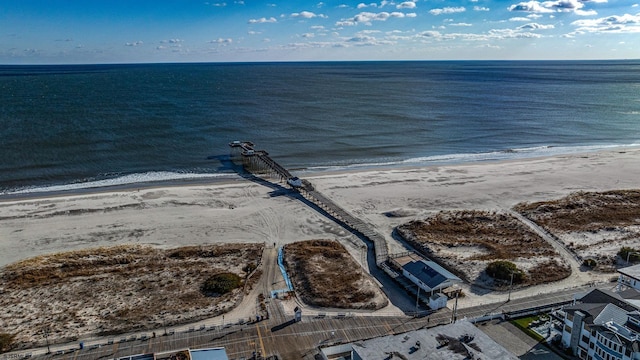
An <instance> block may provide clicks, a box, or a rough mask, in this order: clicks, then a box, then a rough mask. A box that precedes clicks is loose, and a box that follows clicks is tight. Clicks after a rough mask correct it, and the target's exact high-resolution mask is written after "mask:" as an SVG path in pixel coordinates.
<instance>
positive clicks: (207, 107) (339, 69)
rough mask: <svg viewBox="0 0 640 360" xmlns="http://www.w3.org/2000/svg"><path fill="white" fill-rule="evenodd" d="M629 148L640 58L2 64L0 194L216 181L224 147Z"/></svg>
mask: <svg viewBox="0 0 640 360" xmlns="http://www.w3.org/2000/svg"><path fill="white" fill-rule="evenodd" d="M639 139H640V61H602V62H597V61H579V62H484V61H483V62H474V61H465V62H335V63H275V64H272V63H261V64H153V65H73V66H0V193H3V192H4V193H6V192H12V191H15V190H17V189H23V190H24V189H33V188H38V189H42V188H43V187H44V188H49V187H50V186H52V185H57V186H60V185H62V186H63V188H64V187H65V186H66V187H69V188H72V187H74V186H76V187H77V186H80V187H83V186H94V185H95V184H102V185H104V184H111V183H120V184H122V183H136V182H139V181H152V180H175V179H178V178H182V177H186V178H193V177H198V176H203V175H202V174H213V175H214V176H220V174H224V173H228V172H229V171H230V170H229V168H228V167H225V165H224V164H225V161H224V160H225V157H226V156H227V155H228V154H229V149H228V146H227V144H228V143H229V142H230V141H233V140H251V141H253V142H254V143H256V145H257V147H258V148H260V149H265V150H267V151H269V153H270V154H271V155H272V156H273V157H274V158H275V159H276V160H277V161H279V162H281V163H282V164H283V165H285V166H287V167H289V168H291V169H299V170H301V169H308V170H312V171H313V170H316V171H321V170H323V169H335V168H339V167H357V166H379V165H405V164H406V165H422V164H435V163H456V162H465V161H484V160H493V159H509V158H515V157H533V156H540V155H551V154H557V153H571V152H577V151H587V150H596V149H601V148H607V147H611V146H626V145H634V144H639V143H640V140H639ZM79 183H80V184H82V185H78V184H79ZM69 184H75V185H69Z"/></svg>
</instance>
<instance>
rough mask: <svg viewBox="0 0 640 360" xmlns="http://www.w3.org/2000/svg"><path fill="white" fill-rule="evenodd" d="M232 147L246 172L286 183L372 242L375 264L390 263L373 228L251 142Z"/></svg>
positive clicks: (242, 142)
mask: <svg viewBox="0 0 640 360" xmlns="http://www.w3.org/2000/svg"><path fill="white" fill-rule="evenodd" d="M229 146H230V147H231V159H232V160H233V162H234V163H238V164H242V166H243V168H244V169H245V170H246V171H248V172H250V173H252V174H254V175H256V176H269V177H271V178H274V177H275V178H279V179H280V181H284V182H286V184H287V185H288V186H289V187H290V188H291V189H293V191H296V192H298V193H299V194H300V195H302V197H304V198H305V199H306V200H307V201H309V202H311V203H312V204H314V205H315V206H317V207H318V208H320V209H321V210H322V211H324V212H325V213H326V214H328V215H329V216H330V217H331V218H332V220H334V221H336V222H337V223H339V224H340V225H342V226H343V227H344V228H346V229H347V230H349V231H350V232H352V233H354V234H356V235H359V236H360V237H361V238H363V239H364V240H367V241H370V242H371V243H372V244H373V246H374V251H375V255H376V264H378V265H380V264H382V263H383V262H385V261H386V260H387V256H388V248H387V241H386V240H385V238H384V236H382V235H381V234H380V233H378V232H377V231H375V230H374V229H373V227H372V226H370V225H368V224H366V223H365V222H364V221H362V220H360V219H358V218H357V217H355V216H353V215H351V214H350V213H349V212H348V211H346V210H345V209H343V208H342V207H340V206H339V205H338V204H336V203H334V202H333V201H331V200H330V199H329V198H327V197H326V196H324V195H322V194H321V193H320V192H319V191H317V190H315V188H314V187H313V185H312V184H311V183H310V182H309V181H308V180H302V179H300V178H298V177H296V176H293V175H292V174H291V173H290V172H289V171H288V170H287V169H285V168H284V167H283V166H281V165H280V164H278V163H277V162H276V161H275V160H273V159H272V158H271V157H270V156H269V153H267V152H266V151H264V150H256V149H254V144H253V143H252V142H250V141H234V142H231V143H229Z"/></svg>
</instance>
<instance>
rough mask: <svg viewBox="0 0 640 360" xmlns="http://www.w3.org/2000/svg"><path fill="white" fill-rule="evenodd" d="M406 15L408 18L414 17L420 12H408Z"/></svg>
mask: <svg viewBox="0 0 640 360" xmlns="http://www.w3.org/2000/svg"><path fill="white" fill-rule="evenodd" d="M404 16H406V17H408V18H414V17H416V16H418V14H416V13H406V14H404Z"/></svg>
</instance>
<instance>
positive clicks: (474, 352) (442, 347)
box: [350, 320, 517, 360]
mask: <svg viewBox="0 0 640 360" xmlns="http://www.w3.org/2000/svg"><path fill="white" fill-rule="evenodd" d="M350 345H351V346H352V349H353V351H354V352H356V353H357V354H358V356H359V357H360V358H361V359H363V360H368V359H376V360H377V359H383V358H386V357H389V356H390V355H393V358H399V359H405V360H412V359H432V360H450V359H469V358H473V359H514V360H515V359H517V357H516V356H514V355H513V354H511V353H509V352H508V351H507V350H506V349H505V348H503V347H502V346H501V345H499V344H498V343H496V342H495V341H493V340H492V339H491V338H490V337H489V336H487V335H486V334H485V333H483V332H482V331H481V330H480V329H478V328H476V327H475V326H474V325H473V324H472V323H470V322H469V321H466V320H461V321H458V322H456V323H454V324H449V325H444V326H438V327H435V328H431V329H421V330H416V331H410V332H407V333H404V334H399V335H390V336H384V337H379V338H374V339H369V340H365V341H361V342H357V343H351V344H350Z"/></svg>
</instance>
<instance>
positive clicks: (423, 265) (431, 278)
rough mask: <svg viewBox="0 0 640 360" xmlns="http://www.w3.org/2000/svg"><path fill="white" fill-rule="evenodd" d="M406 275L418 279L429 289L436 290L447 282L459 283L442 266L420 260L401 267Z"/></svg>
mask: <svg viewBox="0 0 640 360" xmlns="http://www.w3.org/2000/svg"><path fill="white" fill-rule="evenodd" d="M402 268H403V269H405V270H406V271H407V272H408V273H410V274H411V275H413V276H415V277H416V278H418V279H419V280H420V281H422V282H423V283H424V284H425V285H426V286H428V287H429V288H430V289H437V288H438V286H440V285H442V284H444V283H445V282H447V281H451V282H461V281H462V280H460V278H459V277H457V276H455V275H453V274H452V273H451V272H449V271H447V270H446V269H445V268H443V267H442V266H440V265H438V264H436V263H435V262H433V261H428V260H421V261H411V262H408V263H406V264H404V265H403V266H402Z"/></svg>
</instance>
